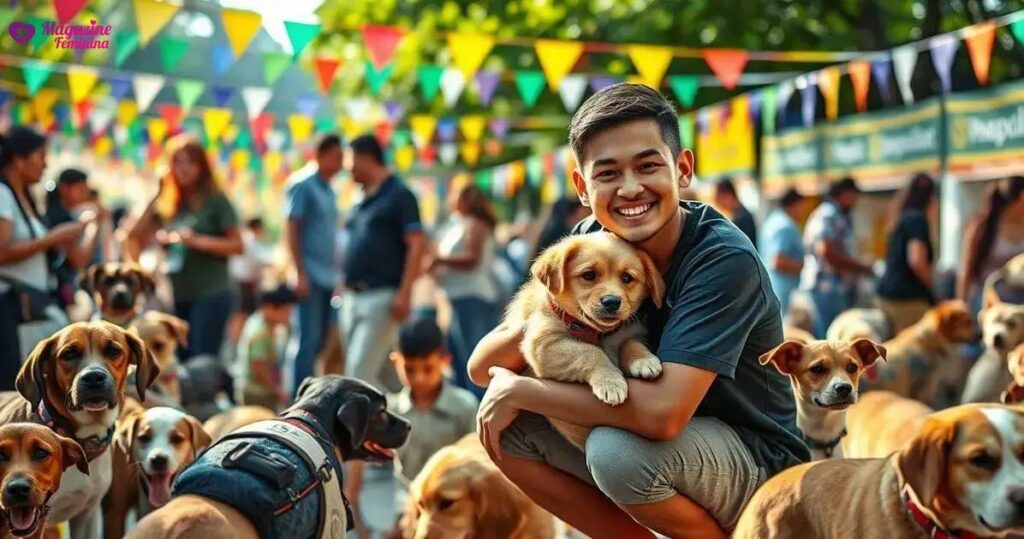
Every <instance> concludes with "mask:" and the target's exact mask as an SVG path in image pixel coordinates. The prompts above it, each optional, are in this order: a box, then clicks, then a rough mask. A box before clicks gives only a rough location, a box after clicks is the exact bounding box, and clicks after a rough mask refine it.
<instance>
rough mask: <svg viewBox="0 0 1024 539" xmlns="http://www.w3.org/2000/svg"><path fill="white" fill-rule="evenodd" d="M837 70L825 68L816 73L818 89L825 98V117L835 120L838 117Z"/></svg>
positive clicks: (832, 67)
mask: <svg viewBox="0 0 1024 539" xmlns="http://www.w3.org/2000/svg"><path fill="white" fill-rule="evenodd" d="M839 75H840V73H839V68H838V67H835V66H831V67H826V68H825V69H822V70H821V71H820V72H819V73H818V88H819V89H820V90H821V95H822V96H824V98H825V117H826V118H828V119H829V120H835V119H836V118H837V117H838V116H839Z"/></svg>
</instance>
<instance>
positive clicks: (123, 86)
mask: <svg viewBox="0 0 1024 539" xmlns="http://www.w3.org/2000/svg"><path fill="white" fill-rule="evenodd" d="M107 82H109V83H110V96H111V97H113V98H114V99H124V96H126V95H128V90H130V89H131V88H132V80H131V79H130V78H128V77H127V76H125V75H112V76H111V77H110V78H109V79H107Z"/></svg>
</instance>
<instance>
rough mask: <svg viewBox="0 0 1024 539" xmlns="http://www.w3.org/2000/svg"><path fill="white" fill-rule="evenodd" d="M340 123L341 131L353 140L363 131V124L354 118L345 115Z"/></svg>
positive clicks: (348, 138)
mask: <svg viewBox="0 0 1024 539" xmlns="http://www.w3.org/2000/svg"><path fill="white" fill-rule="evenodd" d="M339 123H340V124H341V133H342V134H343V135H345V138H346V139H347V140H352V139H354V138H356V137H358V136H359V135H361V134H362V133H363V126H361V125H359V122H357V121H355V120H353V119H352V118H349V117H344V118H342V119H341V121H340V122H339Z"/></svg>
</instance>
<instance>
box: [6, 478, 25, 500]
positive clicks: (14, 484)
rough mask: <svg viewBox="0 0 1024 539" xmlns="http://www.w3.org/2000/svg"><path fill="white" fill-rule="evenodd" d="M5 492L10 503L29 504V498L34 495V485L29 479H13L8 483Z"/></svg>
mask: <svg viewBox="0 0 1024 539" xmlns="http://www.w3.org/2000/svg"><path fill="white" fill-rule="evenodd" d="M4 490H5V491H6V493H7V498H8V501H9V502H11V503H21V502H27V501H28V497H29V496H30V495H32V483H30V482H29V480H28V479H21V478H19V479H11V480H10V481H8V482H7V487H5V489H4Z"/></svg>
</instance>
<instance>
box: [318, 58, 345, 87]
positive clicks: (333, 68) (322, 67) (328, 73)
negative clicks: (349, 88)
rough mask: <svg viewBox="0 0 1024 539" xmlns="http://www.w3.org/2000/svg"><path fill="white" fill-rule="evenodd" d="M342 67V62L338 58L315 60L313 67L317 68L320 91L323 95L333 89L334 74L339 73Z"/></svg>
mask: <svg viewBox="0 0 1024 539" xmlns="http://www.w3.org/2000/svg"><path fill="white" fill-rule="evenodd" d="M340 65H341V60H339V59H337V58H327V57H323V56H317V57H316V58H313V66H314V67H315V68H316V79H317V82H319V83H320V90H321V91H322V92H323V93H325V94H326V93H327V91H328V90H330V88H331V83H333V82H334V74H335V73H336V72H337V71H338V66H340Z"/></svg>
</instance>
